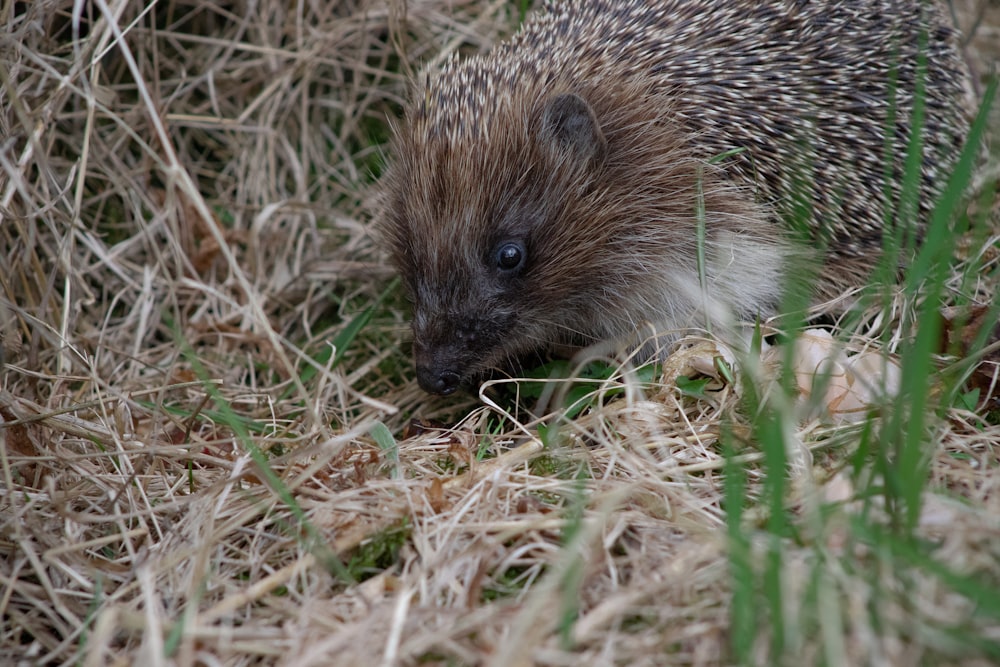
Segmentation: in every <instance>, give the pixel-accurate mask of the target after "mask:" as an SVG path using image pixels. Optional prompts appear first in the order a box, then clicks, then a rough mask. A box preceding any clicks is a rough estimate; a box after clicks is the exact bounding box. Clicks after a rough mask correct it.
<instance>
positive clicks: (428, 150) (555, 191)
mask: <svg viewBox="0 0 1000 667" xmlns="http://www.w3.org/2000/svg"><path fill="white" fill-rule="evenodd" d="M968 77H969V74H968V71H967V69H966V66H965V63H964V61H963V60H962V58H961V57H960V54H959V51H958V47H957V35H956V31H955V30H954V29H953V28H952V27H951V26H950V24H949V22H948V21H947V20H946V19H945V17H944V15H943V13H942V12H941V10H940V8H936V7H934V6H932V5H931V4H930V3H927V2H921V1H920V0H852V1H839V0H833V1H830V2H814V1H810V0H734V1H733V2H726V3H722V2H717V1H716V0H663V1H660V2H653V1H648V2H644V1H642V0H550V1H549V2H546V3H545V4H544V5H543V6H542V7H541V8H540V9H539V10H538V11H537V12H536V13H534V14H532V15H531V16H530V17H529V18H528V19H527V20H526V21H525V22H524V24H523V25H522V26H521V28H520V30H519V31H518V32H517V33H516V34H515V35H513V36H512V37H511V38H510V39H509V40H507V41H505V42H503V43H500V44H499V45H497V46H495V47H494V48H493V49H492V50H490V51H488V52H487V53H484V54H479V55H474V56H471V57H466V58H464V59H463V58H459V57H453V58H451V59H449V60H447V61H446V62H445V63H444V64H443V65H441V66H440V67H439V68H438V69H436V70H433V71H427V72H424V73H423V74H422V75H421V76H420V77H419V79H418V82H417V83H416V84H415V85H414V86H413V90H412V93H411V96H410V99H411V102H410V103H409V104H408V106H407V107H406V109H405V110H404V121H403V122H402V123H400V124H394V129H393V139H392V142H391V145H390V161H389V165H388V167H387V170H386V172H385V174H384V176H383V179H382V182H381V209H380V218H379V220H378V223H377V227H378V230H379V232H380V234H381V236H382V238H383V239H384V242H385V243H386V245H387V249H388V252H389V254H390V256H391V259H392V261H393V263H394V264H395V266H396V268H397V269H398V271H399V273H400V274H401V276H402V278H403V281H404V283H405V289H406V291H407V293H408V295H409V297H410V300H411V301H412V304H413V320H412V330H413V353H414V357H415V362H416V376H417V381H418V383H419V384H420V386H421V387H422V388H423V389H425V390H427V391H429V392H432V393H436V394H449V393H452V392H454V391H455V390H456V389H458V388H459V387H462V386H466V387H469V386H474V385H475V383H476V382H477V381H479V380H481V379H482V378H483V377H484V376H487V375H488V374H489V373H491V372H496V369H500V370H509V369H512V368H516V367H517V364H518V363H519V362H520V361H522V360H523V359H525V358H526V357H528V356H530V355H535V354H538V353H540V352H545V351H547V350H566V349H571V350H572V349H580V348H586V347H589V346H594V345H615V346H625V347H626V348H631V349H633V350H636V349H637V350H639V353H640V354H641V355H644V356H647V357H648V356H649V355H651V354H654V352H651V351H649V350H651V349H658V347H659V344H660V343H662V341H664V340H669V339H670V337H671V336H676V335H677V333H678V332H679V331H683V330H684V329H687V328H690V327H697V326H704V325H706V323H707V324H709V325H710V324H711V322H713V321H718V322H721V321H740V320H742V321H754V320H755V319H756V318H761V317H767V316H770V315H773V314H775V313H776V312H777V310H778V308H779V306H780V304H781V300H782V295H783V293H784V290H785V289H786V288H787V286H788V285H789V284H791V283H796V284H797V283H801V282H803V281H804V280H809V281H811V282H812V283H813V284H814V287H813V289H814V293H815V294H817V295H830V294H834V293H837V292H839V291H842V290H844V289H846V288H849V287H851V286H857V285H860V284H862V283H863V281H864V280H865V277H866V275H867V274H868V273H869V272H870V270H871V268H872V267H873V266H874V265H875V263H876V260H877V258H878V256H879V253H880V252H881V248H882V247H883V236H884V235H885V234H886V233H899V230H904V229H905V230H909V231H908V233H913V234H914V236H915V237H919V235H920V229H921V228H922V225H923V224H924V223H925V221H926V220H927V218H928V216H929V214H930V211H931V208H932V206H933V203H934V200H935V197H936V196H937V195H938V194H939V193H940V191H941V189H942V188H943V181H945V180H946V176H947V174H948V170H949V169H950V167H951V166H952V165H953V163H954V162H955V160H956V159H957V155H958V153H959V152H960V149H961V146H962V142H963V140H964V137H965V134H966V132H967V130H968V122H969V114H968V106H967V102H966V100H967V89H968ZM915 132H916V133H917V134H918V137H917V139H918V140H917V141H915V140H914V137H913V136H911V135H913V134H914V133H915ZM911 146H918V147H919V149H920V153H919V155H918V157H919V159H920V163H919V170H920V173H919V185H918V187H917V189H918V190H919V192H918V193H917V195H918V196H917V197H916V198H915V199H916V201H915V203H913V205H911V206H905V205H902V206H901V201H902V202H903V203H904V204H905V202H906V201H909V200H912V199H914V198H913V197H906V196H904V195H903V193H902V190H903V189H904V188H903V185H902V184H903V182H904V180H905V177H904V173H905V171H906V166H905V163H906V159H907V155H908V154H909V153H911V152H912V149H911V148H910V147H911ZM727 317H728V318H729V319H728V320H727V319H726V318H727ZM650 332H653V334H652V338H651V337H650ZM650 340H652V341H653V342H654V343H657V344H656V345H653V346H652V347H650V345H649V341H650ZM643 341H646V343H645V345H644V344H643Z"/></svg>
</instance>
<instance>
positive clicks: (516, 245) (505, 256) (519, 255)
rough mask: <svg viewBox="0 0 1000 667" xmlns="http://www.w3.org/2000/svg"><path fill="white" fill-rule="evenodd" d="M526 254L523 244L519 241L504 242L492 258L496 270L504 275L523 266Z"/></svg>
mask: <svg viewBox="0 0 1000 667" xmlns="http://www.w3.org/2000/svg"><path fill="white" fill-rule="evenodd" d="M527 254H528V253H527V252H526V251H525V249H524V244H523V243H521V242H520V241H505V242H504V243H501V244H500V246H499V247H498V248H497V249H496V252H495V253H494V258H495V259H496V263H497V268H498V269H500V270H501V271H503V272H505V273H512V272H514V271H517V270H518V269H520V268H521V267H522V266H524V260H525V257H526V256H527Z"/></svg>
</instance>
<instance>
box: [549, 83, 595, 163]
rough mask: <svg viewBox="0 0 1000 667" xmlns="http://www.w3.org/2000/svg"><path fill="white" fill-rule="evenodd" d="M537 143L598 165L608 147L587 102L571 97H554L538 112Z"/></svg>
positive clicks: (566, 94) (571, 94)
mask: <svg viewBox="0 0 1000 667" xmlns="http://www.w3.org/2000/svg"><path fill="white" fill-rule="evenodd" d="M540 135H541V139H542V141H543V142H544V143H547V144H552V145H555V146H557V147H558V148H561V149H563V150H569V152H570V153H572V155H573V156H574V157H575V158H577V159H579V160H580V161H582V162H592V164H600V162H601V161H602V160H604V154H605V152H606V151H607V147H608V143H607V140H606V139H605V138H604V133H603V132H601V126H600V125H599V124H598V122H597V115H596V114H595V113H594V110H593V109H592V108H591V106H590V105H589V104H587V101H586V100H584V99H583V98H582V97H580V96H579V95H575V94H573V93H563V94H562V95H556V96H555V97H553V98H552V99H550V100H549V101H548V102H546V104H545V109H544V111H543V112H542V127H541V133H540Z"/></svg>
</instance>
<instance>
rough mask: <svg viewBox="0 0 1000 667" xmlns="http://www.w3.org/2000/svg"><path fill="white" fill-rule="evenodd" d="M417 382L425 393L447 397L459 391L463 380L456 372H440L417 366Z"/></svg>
mask: <svg viewBox="0 0 1000 667" xmlns="http://www.w3.org/2000/svg"><path fill="white" fill-rule="evenodd" d="M417 382H418V383H419V384H420V387H421V388H422V389H423V390H424V391H429V392H430V393H432V394H440V395H442V396H447V395H448V394H451V393H453V392H454V391H455V390H456V389H458V385H459V384H461V382H462V378H461V376H460V375H459V374H458V373H456V372H455V371H449V370H445V371H440V370H436V369H433V368H428V367H426V366H417Z"/></svg>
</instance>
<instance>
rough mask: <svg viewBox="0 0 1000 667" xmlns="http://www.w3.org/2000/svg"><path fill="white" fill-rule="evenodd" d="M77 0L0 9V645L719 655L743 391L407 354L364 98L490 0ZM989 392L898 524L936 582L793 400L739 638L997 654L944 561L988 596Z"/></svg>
mask: <svg viewBox="0 0 1000 667" xmlns="http://www.w3.org/2000/svg"><path fill="white" fill-rule="evenodd" d="M78 4H79V6H78V7H77V9H79V10H82V15H81V16H74V15H73V11H74V3H73V2H71V1H69V0H38V1H36V2H31V3H14V2H10V1H6V2H3V3H2V4H0V23H2V24H3V29H2V31H0V33H2V34H0V123H2V126H0V128H2V129H0V216H2V223H0V224H2V226H0V239H2V242H0V251H2V253H3V254H2V257H0V287H2V293H0V342H2V348H0V352H2V354H3V362H4V363H5V366H4V367H3V383H2V387H0V420H2V422H3V424H2V428H0V439H2V440H3V447H2V448H0V475H2V477H0V582H2V589H0V614H2V617H3V623H2V626H0V662H3V663H5V664H7V663H9V664H63V663H74V664H77V663H78V664H85V665H103V664H120V665H128V664H142V665H160V664H177V665H195V664H197V665H216V664H227V665H244V664H261V663H264V664H295V665H312V664H317V665H319V664H322V665H330V664H337V665H376V664H382V665H395V664H400V665H410V664H418V663H419V664H442V665H445V664H456V665H458V664H461V665H475V664H488V665H531V664H534V665H569V664H595V665H597V664H607V665H612V664H615V665H666V664H699V665H702V664H704V665H707V664H718V663H720V662H726V661H727V660H729V659H730V658H729V657H727V656H728V655H729V648H728V647H729V646H730V643H731V638H730V623H731V614H732V613H733V609H731V600H732V599H733V590H732V589H733V585H734V584H733V581H734V579H733V578H732V577H731V563H730V557H729V555H728V553H729V552H728V548H727V535H726V518H725V513H724V512H723V509H722V507H723V499H724V480H725V475H724V468H725V466H726V461H725V457H724V455H723V448H722V446H721V444H720V437H721V434H722V432H723V425H728V428H731V429H733V430H735V437H734V438H731V439H730V441H738V440H740V439H741V438H742V437H744V436H749V434H750V431H749V428H750V426H749V424H748V423H747V421H746V419H745V418H744V417H741V415H745V414H746V413H745V405H744V404H742V403H741V397H740V396H738V395H737V393H736V391H735V390H734V388H732V387H729V386H727V385H720V386H719V387H716V388H717V389H718V391H714V392H709V393H708V394H707V395H706V396H705V397H704V398H701V399H698V398H693V397H691V396H686V395H682V394H681V393H680V392H679V391H678V390H677V388H676V387H675V386H674V385H673V383H672V382H670V383H664V384H658V383H655V382H653V383H650V384H647V385H645V386H644V388H643V389H642V390H641V391H640V390H639V388H638V386H637V385H636V384H635V383H628V382H626V383H625V387H626V390H625V391H624V392H623V393H622V395H621V396H619V398H618V400H615V401H607V402H603V403H598V404H597V405H595V406H594V407H593V408H592V409H591V410H589V411H586V412H584V413H583V414H582V416H579V417H577V418H575V419H571V420H562V421H561V422H559V423H560V427H559V429H558V433H555V432H554V431H552V430H548V431H545V434H546V435H545V443H544V444H543V441H542V440H541V439H540V438H539V430H538V428H537V427H538V425H539V424H540V423H542V420H539V419H536V418H535V417H534V416H532V415H531V414H529V413H528V412H527V411H526V410H525V409H524V408H523V407H522V408H514V407H512V405H513V403H504V402H501V401H499V400H498V401H496V402H490V401H487V402H486V403H485V404H484V403H483V402H480V401H476V400H473V399H471V398H469V399H465V400H464V402H463V401H462V400H455V399H451V400H447V401H445V400H440V399H431V398H429V397H428V396H426V395H424V394H422V393H421V392H420V391H419V390H418V389H417V388H416V386H415V383H414V382H413V381H412V380H411V378H410V366H409V363H410V362H409V360H408V357H407V354H406V351H405V346H404V345H403V344H402V341H403V340H404V339H405V331H406V329H405V325H406V316H407V315H406V308H405V305H404V304H403V303H402V300H401V297H400V295H399V290H398V289H397V288H396V287H395V285H394V284H393V282H392V274H391V272H390V271H389V270H388V269H387V267H386V266H385V265H384V263H383V261H382V258H381V255H380V254H379V252H378V251H377V250H376V249H375V247H374V244H373V243H372V240H371V238H370V237H369V234H368V221H369V219H370V215H371V212H370V208H371V205H370V201H369V200H368V193H369V192H370V187H369V186H370V183H371V181H372V180H373V177H372V173H371V172H372V170H375V171H377V169H378V165H379V163H380V157H379V154H378V150H379V144H380V142H381V141H382V140H383V139H384V136H385V118H386V116H387V115H392V114H393V113H394V112H395V110H396V109H397V108H398V103H399V100H400V96H401V95H403V94H404V92H405V84H404V82H405V78H406V72H408V71H409V70H410V69H411V67H416V66H417V64H418V63H423V62H426V61H428V60H431V59H433V58H436V57H440V54H442V53H446V52H450V51H454V50H456V49H459V48H461V49H462V50H475V49H478V48H485V47H486V46H487V45H488V44H489V43H491V42H492V41H493V40H495V39H496V38H497V36H498V35H499V34H502V33H503V32H504V31H506V30H509V29H510V26H511V25H513V23H514V22H515V21H516V20H517V12H516V10H515V9H513V6H512V5H511V3H508V2H493V3H490V4H485V3H483V2H445V1H443V0H440V1H439V0H416V1H411V2H409V3H406V4H405V5H404V4H403V3H401V2H399V3H382V2H364V0H358V1H357V2H355V1H353V0H343V1H341V2H302V3H289V2H278V1H277V0H259V2H255V3H221V2H220V3H211V2H204V1H199V0H191V1H190V2H184V1H182V0H179V1H175V2H160V3H157V4H151V3H136V2H119V1H116V0H97V1H96V2H93V3H78ZM143 5H148V6H145V7H144V6H143ZM404 9H405V16H404ZM994 13H996V12H995V11H994ZM998 23H1000V22H998V21H996V20H995V17H992V18H991V16H990V15H988V16H987V20H986V21H983V22H980V23H979V24H978V25H977V27H976V28H977V30H980V31H984V32H985V33H986V34H987V35H995V34H996V29H997V27H996V26H997V24H998ZM970 25H971V23H970ZM975 44H979V42H976V43H975ZM985 44H986V46H982V45H981V44H980V46H981V47H982V49H983V52H984V53H987V54H988V55H987V56H985V57H986V58H990V57H995V54H993V55H989V48H990V47H989V44H990V42H989V41H988V40H987V41H986V42H985ZM976 53H977V54H978V53H979V52H978V51H977V52H976ZM401 54H403V57H401ZM979 67H980V71H984V70H985V66H984V65H983V63H982V62H980V63H979ZM400 72H402V74H401V73H400ZM994 173H995V172H994ZM990 252H993V256H991V257H990V258H989V259H988V261H989V262H992V264H988V268H989V269H990V270H992V271H993V274H992V275H994V276H995V275H996V266H995V265H996V262H997V257H996V254H997V253H996V251H995V250H993V251H990ZM970 254H975V253H970ZM987 274H988V272H987ZM977 290H978V293H979V295H980V298H981V299H983V300H987V301H988V300H989V299H990V298H993V296H994V295H995V290H996V284H995V283H989V282H987V283H984V284H981V285H978V286H977ZM872 321H873V324H872V329H871V331H876V330H877V329H878V327H879V326H889V327H890V328H891V323H889V322H882V323H881V324H879V323H878V322H877V321H875V318H874V316H873V320H872ZM902 335H903V334H902V332H899V331H897V332H896V333H895V337H900V336H902ZM893 339H895V338H893ZM333 343H336V344H337V346H336V348H334V347H331V345H332V344H333ZM692 344H693V343H692ZM859 344H860V343H859ZM689 354H690V353H689ZM683 360H684V357H677V358H676V359H675V363H677V364H678V366H676V368H683V364H682V363H681V362H682V361H683ZM667 377H672V376H670V375H667ZM619 379H620V378H619ZM620 386H621V384H620V383H617V382H615V381H608V382H606V383H603V384H602V383H595V391H597V392H598V393H600V392H604V391H607V390H609V389H611V388H612V387H620ZM981 398H985V396H983V397H981ZM412 419H418V420H420V424H418V425H411V424H410V421H411V420H412ZM553 420H556V421H559V420H558V418H557V417H552V416H549V418H548V423H549V424H551V423H553ZM996 422H997V420H996V416H995V415H994V416H993V418H992V421H990V420H989V419H986V418H984V413H980V414H976V413H975V412H973V411H962V410H958V409H953V410H951V411H950V412H949V413H948V419H946V420H944V421H942V422H941V423H939V424H935V432H934V436H933V438H934V439H933V442H934V443H935V444H936V447H935V448H934V450H933V455H932V464H931V472H930V481H929V483H928V485H927V492H926V494H925V501H924V511H923V514H922V515H921V519H920V522H919V525H918V528H917V534H918V535H919V536H920V537H921V538H923V539H926V540H928V541H929V542H930V543H931V544H933V545H934V550H933V552H932V553H933V555H934V558H935V561H936V562H938V563H943V564H945V565H947V567H948V568H949V571H953V572H955V573H957V574H956V576H958V577H959V579H958V580H957V583H956V580H952V579H948V578H947V577H946V576H942V575H940V573H938V572H937V571H936V570H935V569H934V568H933V567H931V566H928V565H926V564H923V565H922V564H921V563H919V562H917V563H913V564H912V567H907V568H900V569H898V570H894V569H892V568H891V567H889V565H891V564H898V563H900V562H904V561H906V558H907V556H906V554H904V555H903V556H900V557H899V558H896V559H895V560H892V559H886V558H884V554H880V553H879V552H878V550H877V549H875V548H874V547H872V543H870V542H867V543H866V542H864V541H863V540H858V539H857V538H856V535H855V534H854V533H853V532H852V529H851V526H852V525H853V524H852V521H854V519H855V518H856V516H857V512H856V510H857V508H858V507H859V503H858V502H856V501H854V500H853V499H854V498H855V496H856V495H857V493H858V488H857V486H856V485H857V484H858V479H857V478H855V477H852V476H851V475H850V474H849V472H850V465H849V463H850V461H851V460H852V458H851V457H852V455H853V453H854V451H855V449H856V445H857V442H858V441H859V430H860V429H859V427H840V428H834V427H831V426H828V425H824V424H822V423H820V422H816V421H809V420H802V421H799V422H797V423H795V424H793V433H792V436H793V437H792V440H793V441H794V442H796V443H798V444H799V445H800V447H797V448H796V449H795V457H794V459H793V461H792V462H791V463H792V465H791V470H792V474H791V478H790V485H789V488H788V489H787V503H788V504H789V506H790V507H791V508H792V514H793V515H794V516H796V517H798V519H799V520H798V521H797V523H796V526H795V529H794V531H793V534H791V535H789V536H788V537H787V538H786V539H785V540H784V542H783V546H782V549H783V558H784V561H783V567H782V570H783V579H782V582H783V583H782V592H781V595H782V596H784V598H785V599H786V601H787V604H786V606H785V607H784V610H785V616H786V618H784V619H783V621H781V622H779V623H776V620H775V619H773V618H770V619H765V616H766V614H764V613H763V612H762V613H761V614H760V619H759V620H760V624H759V629H758V631H757V634H756V637H755V638H754V640H753V655H754V656H756V659H755V660H756V661H759V662H763V661H766V660H768V659H769V658H768V657H767V656H769V655H772V654H770V653H769V650H770V648H769V647H770V644H769V642H771V637H772V633H773V632H774V630H773V628H774V627H775V626H776V624H777V625H778V626H780V627H782V628H783V629H782V632H783V633H784V636H785V637H784V645H785V647H786V653H787V655H789V656H794V657H795V660H796V664H818V663H820V662H824V661H825V662H826V663H828V664H831V663H832V664H852V665H853V664H882V665H905V664H944V663H962V664H968V665H976V664H987V661H988V660H990V659H996V658H997V656H996V653H991V652H993V651H996V650H997V648H996V647H997V646H1000V618H998V617H997V615H996V614H995V610H996V605H997V603H996V601H993V602H990V601H988V600H987V601H984V600H981V599H978V598H977V597H976V593H975V591H974V590H969V589H968V587H967V586H965V584H964V583H963V582H968V581H979V582H988V583H989V584H991V585H992V586H993V588H992V590H994V591H996V590H1000V565H998V564H1000V523H998V520H997V517H1000V426H997V423H996ZM379 424H384V425H385V426H387V427H388V430H385V429H382V428H380V427H379V426H378V425H379ZM433 424H446V425H449V426H448V427H445V426H440V427H437V426H433ZM543 430H544V429H543ZM389 433H393V434H396V439H395V440H394V439H393V437H392V436H391V435H389ZM742 453H743V455H744V456H743V459H742V460H743V461H745V462H746V463H747V471H746V474H747V497H748V501H747V508H746V510H745V512H746V517H745V525H746V528H745V533H744V537H745V538H746V540H747V543H746V546H747V547H748V549H749V551H748V555H747V558H748V562H750V563H759V562H762V561H763V560H764V559H765V558H766V555H767V553H768V544H769V540H771V538H770V537H769V536H768V533H767V531H765V524H766V521H767V512H766V506H761V505H758V504H756V502H755V499H757V498H759V497H760V496H761V495H762V494H764V493H765V492H766V487H765V486H763V485H762V484H763V481H764V477H765V475H764V472H763V468H762V467H761V466H760V465H759V462H760V460H761V458H762V457H763V454H761V453H759V452H758V451H757V450H755V449H754V448H753V447H752V446H750V445H747V449H746V450H745V451H744V452H742ZM907 553H908V552H907ZM962 577H969V579H963V578H962ZM736 580H737V581H739V578H738V577H737V579H736ZM751 583H752V582H751ZM963 586H965V587H963ZM984 609H985V610H986V612H985V613H984V612H983V610H984ZM969 637H972V638H978V640H980V643H979V644H977V643H976V642H974V641H969V640H968V638H969ZM990 642H991V643H990Z"/></svg>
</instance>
